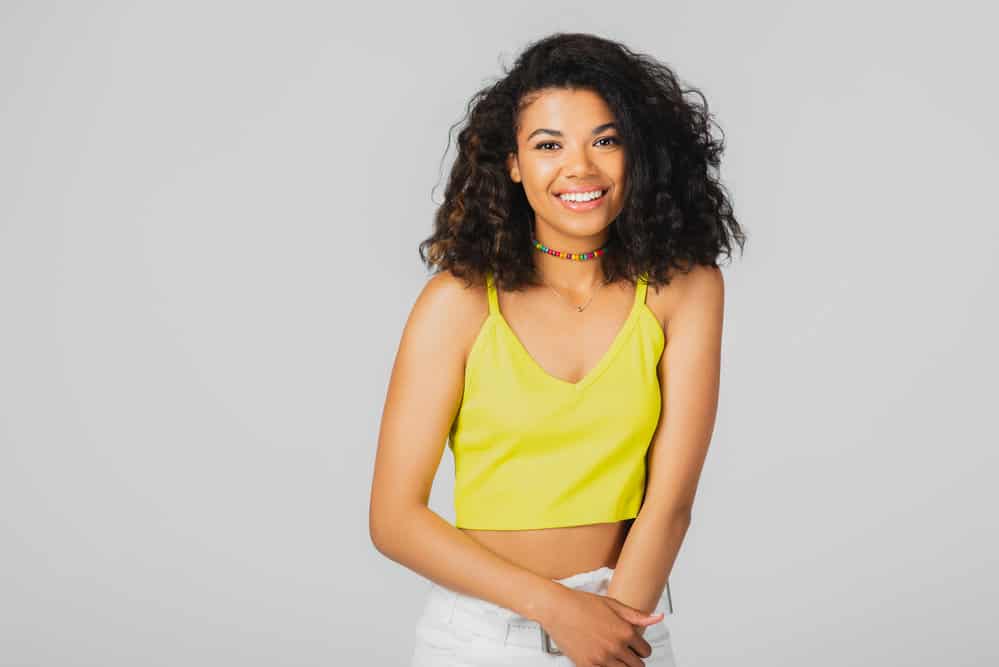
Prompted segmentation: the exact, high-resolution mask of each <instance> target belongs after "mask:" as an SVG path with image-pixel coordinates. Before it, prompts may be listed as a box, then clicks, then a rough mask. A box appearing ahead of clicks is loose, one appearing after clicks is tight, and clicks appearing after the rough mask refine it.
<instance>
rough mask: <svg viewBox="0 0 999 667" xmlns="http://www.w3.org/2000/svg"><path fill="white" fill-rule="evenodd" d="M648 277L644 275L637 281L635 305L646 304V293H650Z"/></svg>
mask: <svg viewBox="0 0 999 667" xmlns="http://www.w3.org/2000/svg"><path fill="white" fill-rule="evenodd" d="M648 288H649V282H648V276H647V275H646V274H642V275H640V276H639V277H638V280H636V281H635V303H645V293H646V292H647V291H648Z"/></svg>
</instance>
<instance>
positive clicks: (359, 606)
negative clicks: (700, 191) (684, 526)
mask: <svg viewBox="0 0 999 667" xmlns="http://www.w3.org/2000/svg"><path fill="white" fill-rule="evenodd" d="M996 18H997V17H996V16H995V15H994V14H991V13H990V10H989V9H987V8H986V3H972V2H949V3H936V4H935V6H934V7H932V8H930V7H927V3H903V2H896V3H887V2H881V3H876V2H875V3H872V2H863V3H861V2H837V3H822V4H819V3H791V2H757V3H740V2H728V3H719V2H703V1H702V2H670V3H659V4H656V5H652V4H649V3H634V4H629V3H613V4H611V5H607V4H606V3H598V2H572V3H563V2H551V3H543V4H540V5H539V4H538V3H526V2H525V3H510V2H507V3H500V4H496V5H491V6H486V5H484V4H479V3H457V2H455V3H434V4H427V3H414V4H403V3H398V4H395V5H392V4H380V3H366V4H362V5H351V6H349V7H343V6H335V5H333V4H330V3H308V4H306V3H294V2H292V3H288V2H282V3H277V2H273V3H268V4H263V3H247V2H239V3H237V2H231V3H220V2H197V3H194V2H169V3H168V2H159V3H151V2H149V3H125V2H116V3H115V2H91V3H70V2H63V3H53V2H44V3H22V2H4V3H3V4H2V5H0V95H2V104H0V119H2V121H0V177H2V186H0V191H2V196H0V317H2V322H0V565H2V567H0V664H2V665H4V666H15V665H16V666H18V667H21V666H31V667H34V666H44V667H76V666H82V665H94V666H98V665H99V666H100V667H136V666H139V665H142V666H147V665H148V666H167V665H169V666H174V665H176V666H180V665H184V666H191V665H197V666H201V665H204V666H212V667H215V666H218V665H240V666H247V667H249V666H251V665H261V666H263V665H266V666H274V665H282V666H295V667H299V666H301V667H307V666H309V667H312V666H315V667H319V666H330V665H377V666H385V667H390V666H399V665H405V664H407V660H408V657H409V653H410V651H411V648H412V640H413V630H414V626H415V624H416V620H417V616H418V613H419V611H420V605H421V604H422V602H423V596H424V595H425V594H426V592H427V590H428V588H429V585H430V584H429V581H428V580H427V579H425V578H423V577H421V576H419V575H417V574H416V573H414V572H412V571H410V570H407V569H405V568H403V567H401V566H399V565H398V564H396V563H394V562H392V561H390V560H388V559H386V558H385V557H383V556H381V555H380V554H379V553H378V552H377V551H375V549H374V548H373V546H372V545H371V542H370V539H369V536H368V517H367V510H368V500H369V491H370V483H371V473H372V466H373V460H374V454H375V447H376V441H377V440H376V438H377V431H378V425H379V420H380V417H381V410H382V407H383V401H384V398H385V391H386V386H387V382H388V378H389V373H390V370H391V367H392V363H393V360H394V355H395V352H396V349H397V345H398V343H399V336H400V334H401V331H402V327H403V325H404V323H405V319H406V317H407V315H408V312H409V309H410V307H411V306H412V303H413V301H414V299H415V298H416V295H417V294H418V293H419V291H420V290H421V289H422V287H423V285H424V283H425V281H426V280H427V278H428V276H429V274H428V272H427V270H426V269H425V267H424V266H423V265H422V264H421V263H420V261H419V256H418V254H417V244H418V242H419V241H420V240H421V239H423V238H424V237H425V236H426V235H427V234H429V231H430V228H431V218H432V214H433V211H434V209H435V207H436V205H437V204H439V203H440V201H441V197H442V193H443V187H444V184H445V179H446V175H447V170H448V168H449V166H450V163H451V161H452V159H453V155H454V141H453V139H454V135H452V137H451V143H450V147H449V146H448V131H449V129H450V127H451V125H452V124H454V123H455V122H457V121H458V120H459V119H460V118H461V116H462V115H463V112H464V108H465V104H466V102H467V100H468V98H469V96H470V95H471V94H472V92H473V91H475V90H477V89H478V88H480V87H481V86H482V85H485V84H486V83H487V82H488V81H489V80H491V79H493V78H494V77H496V76H498V75H499V74H500V69H501V66H502V65H504V64H510V63H511V62H512V60H513V58H514V56H515V55H516V54H517V53H518V52H519V51H520V49H522V48H523V47H524V46H526V45H527V44H528V43H529V42H530V41H532V40H534V39H537V38H539V37H541V36H544V35H546V34H548V33H550V32H554V31H556V30H559V31H584V32H594V33H597V34H600V35H602V36H606V37H610V38H612V39H617V40H621V41H623V42H624V43H626V44H627V45H629V46H630V47H631V48H633V49H635V50H638V51H643V52H647V53H650V54H652V55H654V56H656V57H657V58H659V59H661V60H663V61H665V62H667V63H669V64H670V65H672V66H674V67H675V68H676V70H677V72H678V73H679V75H680V77H681V78H682V79H683V80H684V81H685V82H687V83H688V84H690V85H692V86H696V87H698V88H700V89H702V90H703V91H704V93H705V95H706V96H707V98H708V101H709V104H710V109H711V111H712V113H713V114H714V115H715V117H716V120H717V121H718V123H720V125H721V126H722V127H723V129H724V131H725V137H726V152H725V155H724V158H723V159H724V162H723V166H722V178H723V180H724V182H725V183H726V185H727V186H728V187H729V189H730V191H731V193H732V196H733V201H734V204H735V208H736V213H737V216H738V218H739V220H740V222H741V223H742V224H743V225H744V226H745V227H746V229H747V231H748V233H749V241H748V244H747V246H746V253H745V255H744V256H743V257H742V258H739V257H738V255H737V256H736V259H735V261H733V262H732V263H730V264H726V265H725V266H724V272H725V276H726V284H727V309H726V329H725V339H724V351H723V377H722V393H721V399H720V405H719V415H718V422H717V426H716V429H715V434H714V439H713V442H712V446H711V450H710V453H709V455H708V460H707V463H706V467H705V470H704V474H703V478H702V483H701V486H700V490H699V492H698V497H697V501H696V505H695V509H694V522H693V525H692V526H691V529H690V531H689V533H688V535H687V538H686V541H685V543H684V545H683V547H682V549H681V551H680V554H679V557H678V559H677V563H676V566H675V568H674V570H673V572H672V576H671V582H672V583H671V587H672V592H673V595H674V602H675V606H676V615H675V616H672V617H669V618H668V619H667V620H668V622H669V623H670V624H671V627H672V629H673V633H674V641H675V651H676V654H677V657H678V659H679V663H680V665H681V666H682V667H715V666H718V667H721V666H728V665H740V666H743V665H745V666H749V665H759V666H760V667H775V666H778V665H780V666H784V665H786V666H794V667H799V666H801V665H809V666H810V667H825V666H829V667H832V666H836V667H843V666H845V665H856V666H867V665H905V666H907V667H914V666H917V665H927V666H929V665H934V666H935V665H948V666H951V667H953V666H958V665H984V664H995V661H996V660H999V646H997V644H996V637H995V633H994V630H995V627H994V626H995V622H996V615H995V600H996V598H997V597H999V586H997V582H999V577H997V574H996V570H995V563H996V562H997V560H999V553H997V551H999V550H997V536H996V529H995V516H994V515H995V510H996V506H997V500H999V498H997V492H996V490H995V481H996V478H997V472H999V466H997V453H996V450H997V444H999V438H997V428H996V420H995V414H996V412H995V405H996V398H997V391H996V389H995V380H996V377H997V373H999V364H997V352H996V340H997V337H999V331H997V322H996V320H997V301H999V298H997V287H999V284H997V283H999V280H997V278H999V274H997V270H996V255H997V252H999V231H997V226H999V219H997V215H996V209H995V202H994V197H993V196H992V192H993V189H994V188H993V185H994V181H995V179H996V176H997V173H999V131H997V129H996V121H995V119H996V118H997V117H999V104H997V93H996V90H995V65H996V62H997V54H996V52H995V50H994V47H993V46H991V44H994V34H993V33H994V30H993V28H994V25H995V21H996ZM452 483H453V459H452V458H451V455H450V452H447V451H445V454H444V458H443V459H442V463H441V468H440V472H439V474H438V477H437V482H436V484H435V486H434V490H433V496H432V499H431V507H432V509H434V510H435V511H437V512H438V513H440V514H441V515H442V516H444V517H445V518H447V519H449V520H453V517H454V514H453V507H452V500H453V497H452Z"/></svg>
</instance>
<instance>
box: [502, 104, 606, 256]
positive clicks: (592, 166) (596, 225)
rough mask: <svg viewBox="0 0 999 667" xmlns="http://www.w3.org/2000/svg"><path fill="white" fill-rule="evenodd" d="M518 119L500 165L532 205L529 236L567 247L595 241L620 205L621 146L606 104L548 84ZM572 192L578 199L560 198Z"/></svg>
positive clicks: (584, 246) (599, 241)
mask: <svg viewBox="0 0 999 667" xmlns="http://www.w3.org/2000/svg"><path fill="white" fill-rule="evenodd" d="M519 120H520V123H519V129H518V130H517V153H516V154H513V153H511V154H510V156H509V158H508V160H507V167H508V170H509V173H510V178H511V179H512V180H513V181H514V182H517V183H521V184H522V185H523V186H524V193H525V194H526V195H527V200H528V202H529V203H530V205H531V208H533V209H534V217H535V233H536V238H538V239H539V240H541V241H542V242H543V243H546V244H547V245H551V247H554V248H559V249H563V248H564V249H569V250H572V251H577V249H583V250H589V249H592V248H593V247H596V246H599V245H600V244H602V243H603V241H604V239H606V236H607V227H608V226H609V225H610V224H611V222H613V221H614V219H615V218H616V217H617V216H618V214H620V212H621V209H622V208H623V207H624V192H625V178H626V174H625V169H626V164H625V150H624V146H623V145H622V144H621V140H620V138H619V135H618V133H617V130H616V129H615V127H614V125H613V123H614V115H613V114H612V113H611V110H610V108H609V107H608V106H607V104H606V102H604V100H603V98H602V97H600V95H598V94H597V93H595V92H592V91H589V90H566V89H561V88H559V89H550V90H546V91H543V92H541V93H539V94H537V97H536V98H535V99H534V100H533V101H532V102H530V103H529V104H528V106H526V107H525V108H523V109H522V110H521V112H520V119H519ZM577 191H578V193H577V194H575V195H574V198H576V199H577V201H565V200H563V199H562V198H561V197H559V195H561V194H568V193H572V192H577ZM594 192H596V194H597V195H599V196H598V198H597V199H595V200H592V201H587V200H588V199H589V198H590V197H592V196H593V195H594ZM601 192H602V193H603V194H602V195H601V194H600V193H601ZM580 194H582V195H583V196H582V197H581V198H582V201H579V200H578V199H579V198H580ZM559 244H561V245H559Z"/></svg>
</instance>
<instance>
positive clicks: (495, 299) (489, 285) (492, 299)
mask: <svg viewBox="0 0 999 667" xmlns="http://www.w3.org/2000/svg"><path fill="white" fill-rule="evenodd" d="M486 292H487V293H488V295H489V314H490V315H493V314H495V313H498V312H499V296H498V295H497V294H496V281H495V279H494V278H493V272H492V271H486Z"/></svg>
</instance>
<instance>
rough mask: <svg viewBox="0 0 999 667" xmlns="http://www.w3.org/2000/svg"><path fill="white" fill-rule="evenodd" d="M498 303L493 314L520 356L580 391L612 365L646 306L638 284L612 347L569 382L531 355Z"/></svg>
mask: <svg viewBox="0 0 999 667" xmlns="http://www.w3.org/2000/svg"><path fill="white" fill-rule="evenodd" d="M496 305H497V308H496V312H494V313H493V315H495V317H496V318H497V320H499V322H500V324H502V325H503V329H504V330H505V331H506V332H507V333H508V334H509V335H510V338H511V339H512V340H513V343H514V348H515V349H516V350H517V351H518V353H519V354H520V356H522V357H523V358H524V359H525V360H526V361H527V363H528V364H529V365H530V366H531V367H532V368H533V369H534V370H535V371H537V373H538V374H539V375H541V376H542V377H543V378H546V379H547V380H549V381H550V382H553V383H555V384H557V385H559V386H562V387H566V388H568V389H574V390H576V391H579V390H582V389H585V388H586V387H587V386H589V385H590V383H592V382H593V381H594V380H596V378H597V377H599V376H600V374H601V373H603V371H604V370H605V369H606V368H607V366H608V365H610V363H611V361H612V360H613V359H614V357H615V356H616V355H617V352H618V350H619V349H620V348H621V346H622V345H623V344H624V341H625V338H627V336H628V332H629V331H630V330H631V328H632V325H634V323H635V320H636V319H637V315H638V313H639V308H640V307H641V306H644V305H645V304H644V303H642V302H641V301H640V300H639V299H638V286H637V285H636V287H635V294H634V301H633V302H632V304H631V310H629V311H628V316H627V317H626V318H625V320H624V322H623V323H622V324H621V327H620V329H618V332H617V334H615V336H614V339H613V340H612V341H611V344H610V347H608V348H607V351H606V352H604V354H603V356H601V357H600V359H599V360H598V361H597V363H596V364H595V365H594V366H593V368H591V369H590V370H589V371H588V372H587V373H586V374H585V375H583V377H582V378H580V379H579V380H578V381H576V382H569V381H568V380H564V379H562V378H560V377H556V376H554V375H552V374H551V373H549V372H548V371H546V370H545V369H544V367H543V366H542V365H541V364H540V363H538V361H537V359H535V358H534V357H533V356H532V355H531V353H530V352H529V351H528V350H527V347H526V346H525V345H524V343H523V341H521V340H520V337H519V336H517V332H515V331H514V330H513V327H511V326H510V323H509V322H507V321H506V318H505V317H504V316H503V313H502V311H501V310H500V308H499V302H498V301H497V304H496Z"/></svg>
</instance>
